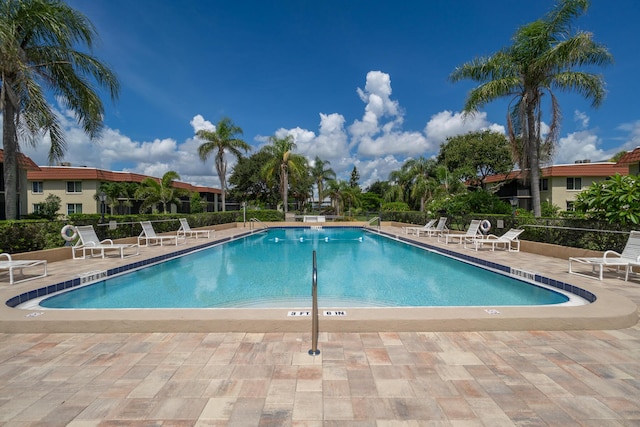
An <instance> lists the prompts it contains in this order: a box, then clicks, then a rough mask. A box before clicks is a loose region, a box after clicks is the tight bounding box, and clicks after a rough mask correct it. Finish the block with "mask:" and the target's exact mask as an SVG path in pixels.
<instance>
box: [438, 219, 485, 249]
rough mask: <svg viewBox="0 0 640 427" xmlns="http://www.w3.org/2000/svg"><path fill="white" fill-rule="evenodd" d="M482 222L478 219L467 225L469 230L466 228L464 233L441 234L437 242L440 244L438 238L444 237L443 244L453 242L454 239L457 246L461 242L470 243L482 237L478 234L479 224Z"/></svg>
mask: <svg viewBox="0 0 640 427" xmlns="http://www.w3.org/2000/svg"><path fill="white" fill-rule="evenodd" d="M481 222H482V221H481V220H479V219H474V220H472V221H471V224H469V228H467V232H466V233H458V234H443V235H440V236H438V242H440V237H444V243H445V244H447V245H448V244H449V241H451V242H454V241H455V240H456V239H457V240H458V243H459V244H462V243H463V242H472V241H473V240H474V239H477V238H480V237H482V233H481V232H480V223H481Z"/></svg>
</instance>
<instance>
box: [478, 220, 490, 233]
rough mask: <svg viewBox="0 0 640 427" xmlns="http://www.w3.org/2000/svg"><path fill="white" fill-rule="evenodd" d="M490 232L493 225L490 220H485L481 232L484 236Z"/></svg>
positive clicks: (481, 225) (481, 224)
mask: <svg viewBox="0 0 640 427" xmlns="http://www.w3.org/2000/svg"><path fill="white" fill-rule="evenodd" d="M489 230H491V223H490V222H489V220H488V219H485V220H483V221H482V222H481V223H480V231H482V232H483V233H484V234H487V233H488V232H489Z"/></svg>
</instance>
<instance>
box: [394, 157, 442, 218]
mask: <svg viewBox="0 0 640 427" xmlns="http://www.w3.org/2000/svg"><path fill="white" fill-rule="evenodd" d="M435 167H436V161H435V160H434V159H425V158H424V157H422V156H420V157H418V158H417V159H409V160H407V161H406V162H405V164H404V165H402V170H403V171H404V173H405V174H406V175H407V176H408V177H409V179H410V182H411V190H410V191H411V196H412V197H414V198H416V199H420V212H424V206H425V202H426V201H427V197H429V188H430V187H429V185H428V181H429V179H430V177H432V176H433V175H434V170H435Z"/></svg>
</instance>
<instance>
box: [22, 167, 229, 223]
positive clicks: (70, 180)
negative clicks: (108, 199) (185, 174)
mask: <svg viewBox="0 0 640 427" xmlns="http://www.w3.org/2000/svg"><path fill="white" fill-rule="evenodd" d="M145 178H148V176H146V175H141V174H136V173H131V172H115V171H108V170H102V169H97V168H92V167H72V166H68V165H61V166H40V167H39V168H38V169H37V170H29V171H28V173H27V181H28V186H27V197H28V213H34V212H37V211H38V209H39V206H40V205H41V204H42V203H44V201H45V199H46V198H47V197H48V196H49V194H53V195H56V196H58V197H60V200H61V206H60V211H59V212H58V213H59V214H62V215H69V214H74V213H86V214H96V213H97V214H99V213H113V214H128V213H138V212H139V207H140V202H139V201H135V200H129V199H128V200H122V202H123V203H122V204H121V205H117V206H116V209H119V210H120V209H125V211H121V210H120V211H118V212H110V211H109V209H113V207H109V206H106V205H105V203H103V202H102V201H101V200H100V197H99V191H100V186H101V185H102V184H103V183H109V182H124V183H129V182H130V183H141V182H142V181H143V180H144V179H145ZM155 179H158V180H159V178H155ZM173 184H174V186H175V187H176V188H182V189H185V190H188V191H189V192H198V193H199V194H200V197H201V198H202V201H203V202H204V203H205V211H207V212H217V211H218V210H219V200H220V199H221V198H220V197H219V196H220V194H222V192H221V190H220V189H217V188H210V187H202V186H195V185H191V184H187V183H184V182H179V181H175V182H174V183H173ZM124 202H127V203H124ZM189 203H190V201H189V198H183V202H182V204H181V206H175V205H173V206H172V207H171V209H172V212H175V213H189V212H190V206H189Z"/></svg>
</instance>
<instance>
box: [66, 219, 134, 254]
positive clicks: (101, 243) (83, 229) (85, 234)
mask: <svg viewBox="0 0 640 427" xmlns="http://www.w3.org/2000/svg"><path fill="white" fill-rule="evenodd" d="M75 229H76V232H77V233H78V241H77V242H76V244H75V245H73V246H72V247H71V253H72V254H73V259H85V258H86V257H87V253H89V256H91V257H95V256H96V253H99V254H100V257H101V258H104V256H105V252H106V251H117V252H119V253H120V258H127V257H130V256H135V255H138V254H139V253H140V252H139V249H138V245H136V244H135V243H113V240H111V239H104V240H100V239H99V238H98V235H97V234H96V231H95V230H94V229H93V225H78V226H76V227H75ZM125 250H131V251H135V253H128V254H125ZM80 253H82V256H80V255H79V254H80Z"/></svg>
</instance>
